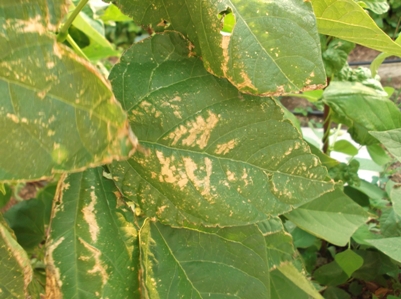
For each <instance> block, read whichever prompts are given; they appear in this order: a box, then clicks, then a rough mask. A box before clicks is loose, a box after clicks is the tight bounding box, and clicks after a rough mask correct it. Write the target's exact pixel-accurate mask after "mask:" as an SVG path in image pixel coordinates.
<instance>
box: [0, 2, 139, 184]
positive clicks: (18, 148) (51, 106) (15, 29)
mask: <svg viewBox="0 0 401 299" xmlns="http://www.w3.org/2000/svg"><path fill="white" fill-rule="evenodd" d="M21 3H24V4H23V7H20V5H22V4H21ZM21 3H20V1H16V2H14V3H13V4H12V5H10V4H2V5H0V28H1V29H0V33H1V34H0V66H1V67H0V93H1V94H2V95H3V97H2V99H1V105H0V106H1V108H0V135H1V136H2V140H3V142H2V146H1V147H0V165H1V167H0V181H12V180H35V179H36V180H38V179H41V178H44V177H50V176H51V175H52V174H53V173H54V172H64V171H77V170H79V169H83V168H86V167H88V166H95V165H99V164H104V163H108V162H111V161H112V160H113V159H118V158H121V157H125V156H127V155H128V154H129V153H130V152H131V151H132V150H133V147H134V145H135V144H136V140H135V137H134V136H133V134H132V132H131V131H130V129H129V128H128V124H127V120H126V114H125V113H124V111H123V110H122V109H121V106H120V105H119V104H118V103H117V101H116V100H115V98H114V96H113V93H112V92H111V90H110V86H109V84H108V83H107V81H106V80H105V79H104V78H102V76H101V75H100V74H99V73H98V72H97V71H96V70H95V69H94V67H93V66H91V65H90V64H89V63H88V62H85V61H83V60H81V59H79V58H78V57H77V56H76V55H75V54H73V53H72V52H71V51H70V50H69V49H67V48H66V47H64V46H63V45H59V44H57V43H56V41H55V36H54V34H51V31H50V30H52V29H55V25H54V24H53V23H51V24H50V23H46V20H53V18H54V17H55V16H48V15H47V14H46V13H47V10H46V7H47V5H48V4H47V1H45V0H38V1H35V5H30V4H29V5H28V4H25V1H24V2H21ZM58 6H59V4H58V3H54V4H51V5H50V6H49V11H53V10H56V9H58V8H59V7H58ZM41 9H43V10H41ZM22 45H23V46H22Z"/></svg>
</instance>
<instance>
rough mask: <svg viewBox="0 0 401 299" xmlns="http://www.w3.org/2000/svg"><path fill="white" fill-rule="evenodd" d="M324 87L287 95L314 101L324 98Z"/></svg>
mask: <svg viewBox="0 0 401 299" xmlns="http://www.w3.org/2000/svg"><path fill="white" fill-rule="evenodd" d="M322 95H323V89H316V90H308V91H304V92H303V93H301V94H299V93H288V94H286V96H289V97H295V98H302V99H307V100H308V101H309V102H311V103H314V102H317V101H319V100H320V99H321V98H322Z"/></svg>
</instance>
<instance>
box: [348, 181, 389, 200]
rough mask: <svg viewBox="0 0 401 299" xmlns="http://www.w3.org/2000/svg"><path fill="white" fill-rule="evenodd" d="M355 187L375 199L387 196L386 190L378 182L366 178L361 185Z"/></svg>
mask: <svg viewBox="0 0 401 299" xmlns="http://www.w3.org/2000/svg"><path fill="white" fill-rule="evenodd" d="M353 188H355V189H357V190H359V191H361V192H363V193H365V194H366V195H367V196H369V198H372V199H374V200H375V201H381V200H382V199H383V198H385V197H386V192H384V191H383V189H380V188H379V187H378V186H377V185H376V184H372V183H369V182H367V181H365V180H361V182H360V184H359V186H353Z"/></svg>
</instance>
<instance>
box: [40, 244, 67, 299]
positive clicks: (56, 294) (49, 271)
mask: <svg viewBox="0 0 401 299" xmlns="http://www.w3.org/2000/svg"><path fill="white" fill-rule="evenodd" d="M64 240H65V237H61V238H60V239H58V240H57V241H54V240H50V241H48V242H47V244H48V245H47V249H46V256H45V262H46V298H54V299H56V298H57V299H58V298H62V296H61V292H60V288H61V286H62V285H63V281H62V279H61V274H60V269H59V268H57V267H56V263H55V261H54V259H53V252H54V251H55V250H56V249H57V247H58V246H59V245H60V244H61V243H62V242H63V241H64Z"/></svg>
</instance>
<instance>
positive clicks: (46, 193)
mask: <svg viewBox="0 0 401 299" xmlns="http://www.w3.org/2000/svg"><path fill="white" fill-rule="evenodd" d="M55 190H56V186H55V184H50V185H48V186H46V188H45V189H43V190H41V192H40V193H39V194H38V196H37V197H36V198H32V199H29V200H23V201H21V202H19V203H17V204H16V205H14V206H12V207H11V208H10V209H9V210H7V212H6V213H4V218H5V219H6V220H7V222H8V224H9V225H10V227H11V229H12V230H13V231H14V233H15V235H16V237H17V240H18V243H19V244H20V245H21V246H22V247H24V248H25V249H32V248H34V247H35V246H36V245H38V244H39V243H41V242H42V241H43V240H45V229H46V226H45V225H48V224H49V219H50V211H51V206H52V201H53V198H54V194H55Z"/></svg>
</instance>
